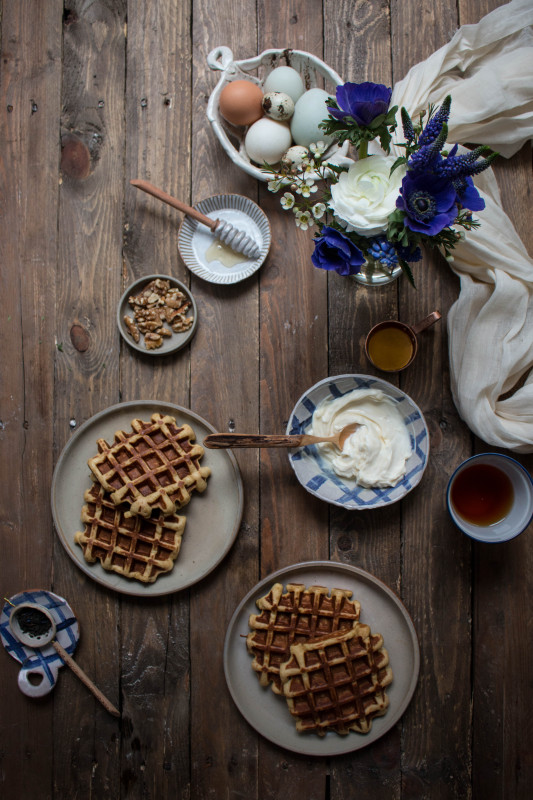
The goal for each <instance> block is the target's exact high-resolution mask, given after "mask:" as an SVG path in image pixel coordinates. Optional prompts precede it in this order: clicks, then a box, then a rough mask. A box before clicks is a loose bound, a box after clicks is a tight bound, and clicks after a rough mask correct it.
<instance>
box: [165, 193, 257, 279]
mask: <svg viewBox="0 0 533 800" xmlns="http://www.w3.org/2000/svg"><path fill="white" fill-rule="evenodd" d="M194 208H196V209H198V211H201V212H202V213H203V214H209V213H212V212H213V211H220V210H222V209H224V208H230V209H232V210H236V211H241V212H242V213H244V214H247V215H248V216H249V217H251V219H252V220H253V221H254V223H255V224H256V225H257V226H258V228H259V229H260V231H261V236H262V241H261V253H260V254H259V256H258V257H257V258H256V259H255V260H254V261H249V260H248V261H246V262H244V263H243V264H242V265H241V266H240V268H239V265H237V266H236V267H231V268H228V271H227V273H223V274H222V273H216V272H213V271H212V270H211V269H210V268H209V265H208V264H207V263H205V264H202V263H200V262H199V261H198V259H197V257H196V254H195V252H194V248H193V246H192V242H193V237H194V234H195V231H196V230H197V229H198V226H199V225H201V223H199V222H196V220H193V219H192V218H191V217H187V216H185V217H184V218H183V220H182V222H181V224H180V227H179V231H178V250H179V254H180V256H181V258H182V259H183V261H184V263H185V266H186V267H187V268H188V269H189V270H190V271H191V272H193V273H194V274H195V275H197V276H198V277H199V278H203V280H205V281H208V282H209V283H218V284H223V285H226V284H233V283H239V282H240V281H243V280H245V279H246V278H249V277H250V276H251V275H253V274H254V273H255V272H257V270H258V269H259V268H260V267H261V266H262V264H263V263H264V261H265V259H266V257H267V255H268V251H269V249H270V242H271V238H272V235H271V231H270V223H269V221H268V217H267V216H266V214H265V212H264V211H263V209H262V208H260V207H259V206H258V205H257V203H254V201H253V200H251V199H250V198H249V197H245V196H244V195H242V194H216V195H212V197H206V198H205V199H204V200H200V201H199V202H198V203H195V205H194Z"/></svg>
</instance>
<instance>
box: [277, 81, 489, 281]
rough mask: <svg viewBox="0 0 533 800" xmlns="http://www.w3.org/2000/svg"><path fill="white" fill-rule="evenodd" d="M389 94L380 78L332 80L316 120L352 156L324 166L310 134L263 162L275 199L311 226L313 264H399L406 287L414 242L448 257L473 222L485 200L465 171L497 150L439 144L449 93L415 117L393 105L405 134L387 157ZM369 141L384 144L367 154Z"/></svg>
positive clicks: (343, 270)
mask: <svg viewBox="0 0 533 800" xmlns="http://www.w3.org/2000/svg"><path fill="white" fill-rule="evenodd" d="M391 95H392V90H391V89H390V88H388V87H386V86H384V85H382V84H376V83H359V84H358V83H345V84H343V85H341V86H338V87H337V90H336V99H335V100H334V99H333V98H330V105H328V112H329V116H328V118H327V119H326V120H324V121H323V122H322V123H321V125H320V128H322V129H323V130H324V132H325V134H327V135H329V136H334V137H335V139H336V140H337V141H338V142H339V144H342V143H343V142H345V141H346V140H348V141H349V142H350V143H351V144H352V145H353V147H354V148H356V150H357V156H358V157H357V160H355V161H354V160H352V159H345V162H346V163H344V164H343V165H340V166H336V165H332V164H328V163H327V162H326V161H324V160H323V156H324V153H325V150H326V146H325V145H324V143H323V142H318V143H317V144H313V145H311V146H310V148H309V150H302V148H296V150H297V152H296V153H294V154H293V153H292V152H291V151H289V152H288V153H287V154H286V156H285V157H284V158H283V159H282V161H281V164H280V166H279V168H274V167H272V166H269V165H265V166H264V169H265V171H266V172H268V173H269V175H270V176H271V177H270V180H269V183H268V188H269V189H270V191H273V192H278V191H280V190H282V189H283V190H284V194H283V196H282V198H281V205H282V207H283V208H284V209H285V210H292V212H293V213H294V215H295V222H296V225H297V226H298V227H299V228H302V229H303V230H307V229H308V228H312V227H316V232H315V237H314V242H315V248H314V252H313V255H312V257H311V259H312V262H313V264H314V265H315V267H318V268H320V269H325V270H330V271H335V272H337V273H338V274H339V275H343V276H346V275H355V274H357V273H358V272H360V271H361V268H362V267H363V265H365V264H368V263H373V264H375V265H377V266H379V268H380V269H381V270H382V271H385V272H391V271H392V270H393V269H394V268H395V267H397V266H400V267H401V268H402V270H403V271H404V272H405V273H406V275H407V277H408V279H409V281H410V282H411V283H412V284H413V286H414V285H415V282H414V278H413V273H412V270H411V266H410V265H411V264H412V263H415V262H417V261H420V259H421V258H422V252H421V245H427V246H430V247H432V248H436V249H438V250H439V251H440V252H441V253H442V254H443V255H444V257H445V258H446V259H448V260H449V261H451V260H453V256H452V251H453V249H454V247H455V245H456V244H457V242H458V241H459V240H460V239H461V238H463V237H464V230H470V229H472V228H475V227H477V226H479V222H477V220H475V219H474V218H473V217H472V212H473V211H481V210H482V209H483V208H484V207H485V202H484V200H483V199H482V198H481V196H480V195H479V193H478V191H477V189H476V188H475V187H474V183H473V181H472V176H473V175H476V174H477V173H479V172H482V171H483V170H485V169H487V167H488V166H489V165H490V163H491V161H492V160H493V159H494V158H495V157H496V155H497V153H493V152H492V151H491V150H490V148H488V147H484V146H480V147H476V148H475V149H473V150H471V151H467V152H465V153H463V154H459V155H458V153H457V151H458V145H457V144H455V145H453V147H451V149H449V150H448V149H445V148H446V147H447V145H446V138H447V135H448V124H447V123H448V119H449V115H450V106H451V97H449V96H448V97H446V98H445V100H444V101H443V103H442V104H441V105H440V107H435V106H430V107H429V109H428V110H427V111H423V112H422V113H421V114H420V115H419V119H418V120H417V121H416V122H415V121H413V120H412V119H411V117H410V116H409V114H408V112H407V110H406V109H405V108H402V109H401V122H402V127H403V136H404V141H403V142H399V143H396V146H397V147H398V148H401V149H402V150H403V151H404V152H403V153H402V154H401V155H400V156H399V157H395V156H392V155H390V146H391V142H392V135H393V133H394V131H395V129H396V127H397V122H396V113H397V111H398V107H397V106H393V107H392V108H391V107H390V100H391ZM374 139H379V144H380V147H381V151H382V152H381V153H380V154H376V155H369V153H368V144H369V142H371V141H373V140H374ZM293 150H294V148H293ZM319 192H320V193H319ZM461 229H462V230H461Z"/></svg>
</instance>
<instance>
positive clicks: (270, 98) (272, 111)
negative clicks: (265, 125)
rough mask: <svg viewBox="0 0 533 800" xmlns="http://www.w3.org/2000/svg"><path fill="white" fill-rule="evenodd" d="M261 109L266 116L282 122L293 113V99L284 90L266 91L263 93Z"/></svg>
mask: <svg viewBox="0 0 533 800" xmlns="http://www.w3.org/2000/svg"><path fill="white" fill-rule="evenodd" d="M263 111H264V112H265V114H266V115H267V116H268V117H271V118H272V119H277V120H278V121H280V122H282V121H283V120H287V119H290V118H291V117H292V115H293V114H294V101H293V99H292V97H289V95H288V94H285V92H267V93H266V94H265V95H263Z"/></svg>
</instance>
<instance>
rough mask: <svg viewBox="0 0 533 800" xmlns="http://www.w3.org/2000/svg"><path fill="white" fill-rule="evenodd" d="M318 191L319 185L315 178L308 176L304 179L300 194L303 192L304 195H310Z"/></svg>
mask: <svg viewBox="0 0 533 800" xmlns="http://www.w3.org/2000/svg"><path fill="white" fill-rule="evenodd" d="M316 191H318V186H315V182H314V180H313V179H312V178H306V179H305V181H302V185H301V186H300V191H299V194H301V195H302V197H309V195H310V194H312V193H313V192H316Z"/></svg>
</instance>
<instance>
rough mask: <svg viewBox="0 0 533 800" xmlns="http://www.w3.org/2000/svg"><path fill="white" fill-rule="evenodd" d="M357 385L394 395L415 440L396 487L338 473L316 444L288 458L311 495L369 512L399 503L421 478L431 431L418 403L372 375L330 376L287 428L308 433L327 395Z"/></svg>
mask: <svg viewBox="0 0 533 800" xmlns="http://www.w3.org/2000/svg"><path fill="white" fill-rule="evenodd" d="M354 389H379V390H381V391H382V392H383V393H384V394H386V395H387V396H388V397H390V398H391V399H392V400H393V401H394V403H395V404H396V405H397V408H398V410H399V412H400V414H401V415H402V417H403V421H404V424H405V426H406V428H407V431H408V434H409V439H410V442H411V455H410V457H409V458H408V460H407V462H406V472H405V475H404V477H403V478H401V479H400V480H399V481H398V483H396V484H395V485H394V486H387V487H384V488H371V489H368V488H366V487H364V486H360V485H358V484H357V482H356V481H355V479H353V480H352V479H349V478H341V477H339V476H338V475H337V474H336V473H335V472H333V470H332V469H331V467H330V466H329V464H328V463H327V461H326V460H325V459H324V458H323V457H322V455H321V452H320V448H318V447H317V446H316V445H312V446H309V447H300V448H295V449H294V450H291V451H290V454H289V461H290V464H291V466H292V468H293V470H294V472H295V474H296V477H297V478H298V480H299V482H300V483H301V485H302V486H303V487H304V489H306V490H307V491H308V492H310V494H313V495H315V497H318V498H320V500H324V501H325V502H327V503H332V504H333V505H336V506H341V507H342V508H346V509H350V510H354V511H367V510H369V509H374V508H381V507H382V506H387V505H390V504H392V503H396V502H398V501H399V500H402V498H404V497H405V495H406V494H408V493H409V492H410V491H411V490H412V489H414V488H415V486H417V485H418V484H419V483H420V481H421V480H422V475H423V474H424V470H425V469H426V466H427V462H428V457H429V431H428V428H427V425H426V421H425V419H424V415H423V414H422V412H421V410H420V409H419V407H418V406H417V405H416V403H415V402H414V401H413V400H412V399H411V398H410V397H409V395H407V394H405V392H402V391H401V389H398V388H397V387H396V386H393V384H392V383H388V382H387V381H384V380H381V379H380V378H375V377H373V376H371V375H337V376H333V377H329V378H325V379H324V380H322V381H319V382H318V383H316V384H315V385H314V386H312V387H311V388H310V389H308V390H307V391H306V392H304V394H303V395H302V396H301V397H300V399H299V400H298V402H297V403H296V405H295V407H294V409H293V411H292V413H291V416H290V418H289V422H288V425H287V433H290V434H298V433H309V430H310V428H311V423H312V419H313V413H314V411H315V409H316V407H317V406H318V404H319V403H321V402H322V401H323V400H325V399H326V398H331V399H335V398H337V397H342V396H344V395H345V394H347V393H348V392H352V391H354Z"/></svg>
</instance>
